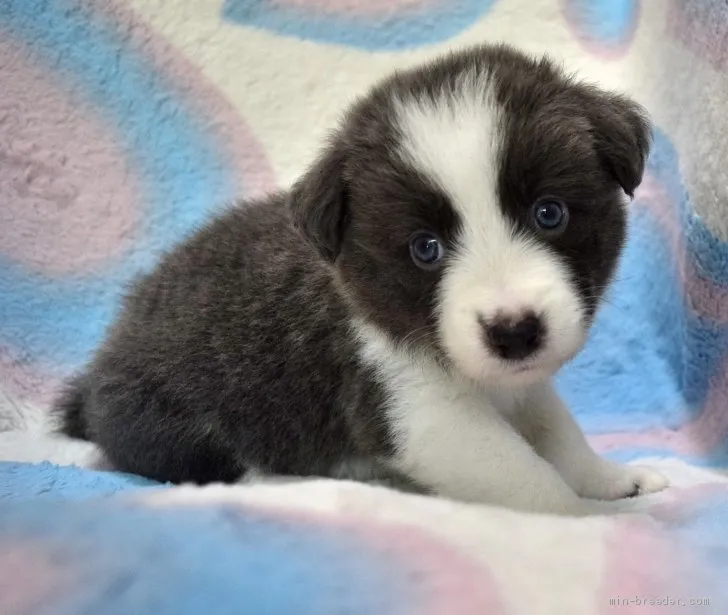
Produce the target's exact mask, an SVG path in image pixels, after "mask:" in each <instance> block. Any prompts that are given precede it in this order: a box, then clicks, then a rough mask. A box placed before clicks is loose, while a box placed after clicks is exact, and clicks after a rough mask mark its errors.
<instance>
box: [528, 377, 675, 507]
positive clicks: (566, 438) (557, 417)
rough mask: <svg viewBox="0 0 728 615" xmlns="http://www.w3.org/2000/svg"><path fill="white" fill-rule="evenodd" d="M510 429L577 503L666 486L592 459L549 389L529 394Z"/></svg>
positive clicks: (656, 476) (644, 471)
mask: <svg viewBox="0 0 728 615" xmlns="http://www.w3.org/2000/svg"><path fill="white" fill-rule="evenodd" d="M514 424H516V427H517V428H518V429H519V430H520V431H521V433H522V434H523V435H524V437H525V438H526V439H527V440H528V441H529V442H531V444H532V445H533V447H534V449H535V451H536V452H537V453H538V454H539V455H541V456H542V457H543V458H544V459H546V460H547V461H549V462H550V463H551V464H553V466H554V467H555V468H556V469H557V470H558V471H559V473H560V474H561V476H563V478H564V480H565V481H566V482H567V483H568V484H569V485H570V486H571V488H572V489H573V490H574V491H575V492H576V493H578V494H579V495H580V496H582V497H585V498H593V499H597V500H617V499H620V498H625V497H633V496H636V495H641V494H645V493H653V492H656V491H661V490H662V489H664V488H665V487H667V485H668V480H667V478H665V477H664V476H663V475H662V474H660V473H659V472H657V471H655V470H652V469H650V468H647V467H644V466H638V465H622V464H617V463H613V462H611V461H607V460H606V459H603V458H601V457H600V456H599V455H597V454H596V453H595V452H594V451H593V450H592V448H591V447H590V446H589V443H588V442H587V441H586V438H585V437H584V434H583V433H582V431H581V429H580V428H579V426H578V425H577V423H576V421H575V420H574V417H573V416H572V414H571V412H570V411H569V409H568V408H567V407H566V405H565V404H564V402H563V401H562V400H561V398H560V397H559V395H558V393H557V392H556V391H555V390H554V387H553V385H552V384H551V383H548V384H545V385H544V386H543V387H537V388H535V389H534V392H533V394H532V395H531V396H530V397H529V399H528V401H527V403H526V404H525V405H524V406H523V407H522V408H521V409H520V411H519V413H518V415H517V416H516V417H514Z"/></svg>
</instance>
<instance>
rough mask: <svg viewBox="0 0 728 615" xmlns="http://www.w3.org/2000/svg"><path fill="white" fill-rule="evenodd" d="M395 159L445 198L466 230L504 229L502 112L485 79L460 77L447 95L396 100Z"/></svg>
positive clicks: (467, 75) (485, 76)
mask: <svg viewBox="0 0 728 615" xmlns="http://www.w3.org/2000/svg"><path fill="white" fill-rule="evenodd" d="M397 116H398V117H397V119H398V123H399V128H400V130H401V131H402V135H403V139H402V142H401V144H400V148H401V150H400V152H399V153H400V155H401V156H402V157H403V158H404V159H405V160H406V161H407V162H408V163H409V164H411V165H413V166H414V167H415V168H416V169H417V170H419V171H421V172H423V173H424V174H425V175H427V176H428V177H429V178H430V179H431V180H432V181H434V182H435V184H436V185H437V186H438V187H439V188H440V189H441V190H442V191H443V192H444V193H445V194H447V196H448V197H449V198H450V200H451V201H452V203H453V206H454V207H455V209H456V210H457V212H458V214H459V215H460V217H461V219H462V221H463V224H464V227H465V228H474V227H475V228H477V227H482V226H483V225H486V226H487V227H488V228H491V229H492V228H493V226H494V225H501V226H502V224H503V220H502V218H501V217H500V215H499V212H498V192H497V185H498V183H497V182H498V161H499V157H500V152H501V149H502V143H503V122H502V110H501V108H500V106H499V105H498V104H497V102H496V101H495V96H494V93H493V90H492V87H491V85H490V79H489V78H488V76H487V75H476V74H475V73H465V74H464V75H463V76H462V77H461V78H460V80H459V82H458V83H457V84H456V87H455V88H454V89H453V90H451V91H446V90H445V91H442V92H441V93H440V95H439V96H438V97H437V98H436V99H434V100H433V99H432V98H429V97H421V98H411V99H409V100H400V101H398V104H397Z"/></svg>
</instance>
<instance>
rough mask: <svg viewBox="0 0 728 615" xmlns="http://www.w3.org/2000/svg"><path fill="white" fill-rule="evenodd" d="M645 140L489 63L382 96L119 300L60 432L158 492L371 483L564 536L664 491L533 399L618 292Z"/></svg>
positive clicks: (555, 76)
mask: <svg viewBox="0 0 728 615" xmlns="http://www.w3.org/2000/svg"><path fill="white" fill-rule="evenodd" d="M649 143H650V127H649V123H648V120H647V119H646V117H645V115H644V113H643V111H642V109H641V108H640V107H638V106H637V105H636V104H635V103H633V102H631V101H630V100H628V99H626V98H623V97H621V96H617V95H612V94H608V93H605V92H602V91H600V90H598V89H596V88H594V87H591V86H588V85H584V84H581V83H578V82H576V81H574V80H573V79H571V78H569V77H567V76H565V75H564V74H563V73H562V72H561V70H560V69H558V68H557V67H555V66H554V65H553V64H552V63H550V62H549V61H548V60H546V59H541V60H534V59H531V58H529V57H526V56H524V55H522V54H521V53H519V52H517V51H515V50H513V49H510V48H508V47H505V46H481V47H477V48H474V49H470V50H466V51H464V52H460V53H456V54H453V55H450V56H447V57H445V58H443V59H441V60H439V61H436V62H433V63H430V64H427V65H425V66H423V67H420V68H416V69H414V70H409V71H405V72H401V73H398V74H396V75H394V76H393V77H391V78H389V79H387V80H385V81H384V82H383V83H381V84H380V85H378V86H377V87H375V88H374V89H373V90H372V91H371V92H369V94H368V95H367V96H365V97H363V98H362V99H361V100H359V101H358V102H357V103H356V104H354V105H353V107H352V108H351V109H350V110H349V111H348V113H347V114H346V115H345V117H344V118H343V121H342V122H341V124H340V126H339V128H338V129H337V130H336V131H335V132H334V133H333V135H332V137H331V139H330V142H329V144H328V147H326V148H325V149H324V150H323V152H322V153H321V155H320V157H319V158H318V160H317V161H316V162H315V163H314V164H313V166H312V167H311V168H310V170H309V171H308V172H307V173H305V175H304V176H303V177H302V179H301V180H300V181H298V183H297V184H295V185H294V187H293V188H292V189H291V190H290V191H289V192H286V193H282V194H278V195H275V196H271V197H270V198H268V199H265V200H262V201H259V202H250V203H245V204H242V205H240V206H237V207H234V208H232V209H230V210H229V211H227V212H226V213H224V214H223V215H222V216H220V217H218V218H217V219H215V220H213V221H212V222H210V224H209V225H208V226H207V227H205V228H203V229H202V230H200V231H199V232H198V233H196V234H195V235H194V236H193V237H191V238H190V239H189V240H188V241H186V242H184V243H183V244H182V245H180V246H179V247H178V248H177V249H175V250H174V251H172V252H171V253H170V254H168V255H167V256H166V257H165V258H164V259H163V260H162V262H161V263H160V264H159V266H158V267H157V268H156V270H154V271H153V272H152V273H150V274H149V275H146V276H144V277H142V278H141V279H140V280H139V281H138V282H137V283H136V284H135V286H134V288H133V289H132V290H131V292H130V293H129V295H128V296H127V297H126V300H125V302H124V305H123V310H122V311H121V315H120V317H119V318H118V321H117V322H116V323H115V324H114V325H113V327H112V328H111V329H110V331H109V333H108V337H107V338H106V340H105V341H104V343H103V344H102V345H101V347H100V349H99V350H98V352H97V354H96V355H95V356H94V358H93V359H92V361H91V362H90V364H89V365H88V367H87V369H86V370H85V372H84V373H83V374H81V375H80V376H78V377H77V378H76V379H75V380H73V381H72V382H71V383H70V385H69V387H68V390H67V391H66V392H65V393H64V394H63V396H62V398H61V399H60V400H59V402H58V404H57V410H58V412H59V413H60V414H61V415H62V417H63V428H62V429H63V431H65V433H67V434H69V435H71V436H75V437H80V438H85V439H89V440H91V441H93V442H96V443H98V444H99V445H100V447H101V448H102V450H103V451H104V452H105V454H106V456H107V457H108V459H109V460H110V461H111V463H112V464H113V465H114V466H115V467H116V468H118V469H120V470H124V471H128V472H135V473H138V474H142V475H145V476H148V477H151V478H154V479H159V480H164V481H173V482H189V481H192V482H197V483H206V482H210V481H236V480H238V479H240V478H241V477H243V476H244V475H246V473H249V472H251V473H252V472H254V473H261V472H262V473H264V474H275V475H292V476H311V475H324V476H331V475H341V472H342V468H347V467H357V468H361V467H368V466H367V464H369V467H371V468H376V470H375V471H373V472H372V474H373V475H376V476H380V477H384V478H385V479H391V480H393V481H394V482H395V483H409V484H412V485H416V486H417V488H421V489H424V490H428V491H431V492H434V493H437V494H441V495H444V496H448V497H452V498H456V499H460V500H465V501H475V502H488V503H494V504H499V505H503V506H507V507H512V508H515V509H521V510H529V511H540V512H549V513H559V514H574V515H580V514H589V513H592V512H599V511H601V510H602V508H601V506H600V505H599V502H597V500H614V499H618V498H624V497H628V496H633V495H636V494H639V493H646V492H651V491H656V490H659V489H661V488H663V487H665V485H666V480H665V479H664V478H663V477H662V476H661V475H660V474H658V473H656V472H654V471H652V470H649V469H646V468H642V467H634V466H621V465H617V464H614V463H610V462H608V461H605V460H603V459H601V458H600V457H598V456H597V455H596V454H595V453H594V452H592V450H591V449H590V448H589V446H588V444H587V442H586V440H585V438H584V436H583V435H582V433H581V431H580V430H579V428H578V426H577V425H576V423H575V421H574V420H573V418H572V416H571V415H570V413H569V410H568V409H567V408H566V407H565V406H564V404H563V403H562V401H561V399H560V398H559V396H558V394H557V393H556V391H555V390H554V387H553V385H552V384H551V377H552V376H553V374H554V373H555V372H556V371H557V370H558V369H559V368H560V367H561V366H562V365H563V364H564V363H565V362H566V361H568V360H569V359H571V358H572V357H573V356H574V355H575V353H577V352H578V351H579V350H580V348H581V347H582V345H583V344H584V341H585V338H586V336H587V332H588V330H589V327H590V325H591V323H592V321H593V319H594V314H595V312H596V310H597V307H598V305H599V301H600V298H601V296H602V294H603V293H604V291H605V288H606V287H607V285H608V283H609V281H610V277H611V276H612V273H613V271H614V269H615V265H616V263H617V260H618V257H619V254H620V249H621V247H622V244H623V242H624V240H625V228H626V217H627V210H626V204H627V201H628V199H627V198H626V195H629V196H631V195H632V193H633V192H634V190H635V188H636V187H637V186H638V184H639V183H640V181H641V178H642V173H643V169H644V164H645V158H646V156H647V154H648V149H649ZM362 464H363V466H362ZM357 472H358V471H357ZM364 473H365V474H366V473H367V472H366V471H365V472H364Z"/></svg>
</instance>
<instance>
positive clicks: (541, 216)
mask: <svg viewBox="0 0 728 615" xmlns="http://www.w3.org/2000/svg"><path fill="white" fill-rule="evenodd" d="M533 219H534V221H535V222H536V225H537V226H538V227H539V228H540V229H542V230H544V231H550V232H553V231H560V230H563V229H564V228H565V227H566V223H567V222H568V219H569V210H568V209H567V208H566V205H565V204H564V203H563V202H562V201H559V200H558V199H554V198H546V199H541V200H539V201H536V203H535V204H534V206H533Z"/></svg>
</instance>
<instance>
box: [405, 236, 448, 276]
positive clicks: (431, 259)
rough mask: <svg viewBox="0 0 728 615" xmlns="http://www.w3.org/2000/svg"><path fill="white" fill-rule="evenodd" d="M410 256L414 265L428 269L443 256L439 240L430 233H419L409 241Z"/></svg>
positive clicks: (443, 251) (443, 252)
mask: <svg viewBox="0 0 728 615" xmlns="http://www.w3.org/2000/svg"><path fill="white" fill-rule="evenodd" d="M410 254H411V255H412V260H413V261H414V262H415V264H416V265H418V266H419V267H422V268H424V269H429V268H431V267H434V266H436V265H437V263H438V262H440V260H441V259H442V257H443V256H444V254H445V250H444V249H443V247H442V244H441V243H440V239H439V238H438V237H436V236H435V235H433V234H432V233H419V234H417V235H415V236H414V237H413V238H412V239H411V240H410Z"/></svg>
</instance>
